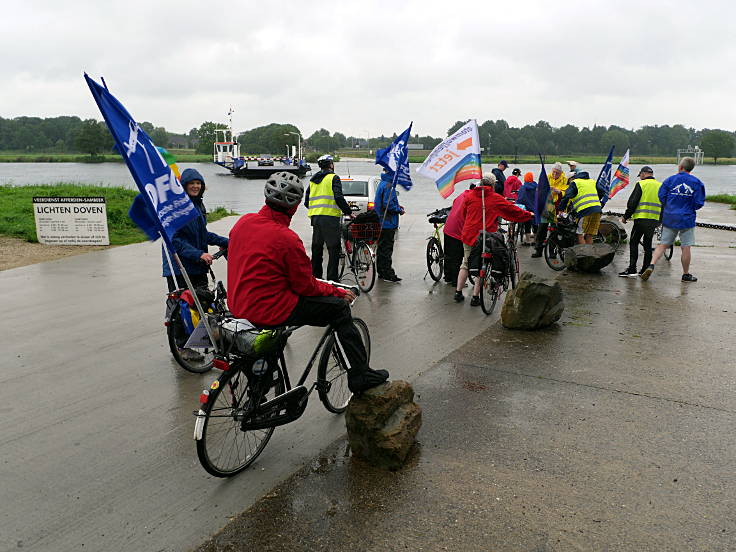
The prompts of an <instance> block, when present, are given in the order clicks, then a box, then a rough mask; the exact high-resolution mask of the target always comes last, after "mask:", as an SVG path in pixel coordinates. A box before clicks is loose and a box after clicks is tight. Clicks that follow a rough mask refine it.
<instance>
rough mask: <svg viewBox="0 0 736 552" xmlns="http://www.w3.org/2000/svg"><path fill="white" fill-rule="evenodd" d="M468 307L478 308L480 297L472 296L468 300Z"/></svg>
mask: <svg viewBox="0 0 736 552" xmlns="http://www.w3.org/2000/svg"><path fill="white" fill-rule="evenodd" d="M470 306H471V307H480V297H478V296H477V295H473V297H471V299H470Z"/></svg>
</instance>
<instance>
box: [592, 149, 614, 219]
mask: <svg viewBox="0 0 736 552" xmlns="http://www.w3.org/2000/svg"><path fill="white" fill-rule="evenodd" d="M615 149H616V146H611V150H610V151H609V152H608V159H606V162H605V163H604V164H603V167H601V174H599V175H598V180H596V181H595V185H596V188H603V189H604V190H606V193H605V194H604V195H603V197H602V198H601V205H605V204H606V202H607V201H608V193H609V192H610V191H611V171H612V170H613V150H615Z"/></svg>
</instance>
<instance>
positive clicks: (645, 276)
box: [639, 264, 654, 282]
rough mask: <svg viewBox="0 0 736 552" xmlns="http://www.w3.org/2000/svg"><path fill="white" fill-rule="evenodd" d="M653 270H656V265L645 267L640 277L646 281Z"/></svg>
mask: <svg viewBox="0 0 736 552" xmlns="http://www.w3.org/2000/svg"><path fill="white" fill-rule="evenodd" d="M652 272H654V265H653V264H650V265H649V266H648V267H646V268H645V269H644V272H642V273H641V274H639V278H641V279H642V280H644V281H645V282H646V281H647V280H648V279H649V277H650V276H651V275H652Z"/></svg>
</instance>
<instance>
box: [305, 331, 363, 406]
mask: <svg viewBox="0 0 736 552" xmlns="http://www.w3.org/2000/svg"><path fill="white" fill-rule="evenodd" d="M353 323H354V324H355V327H356V328H357V330H358V333H360V338H361V340H362V341H363V345H364V346H365V352H366V354H367V355H368V362H370V360H371V334H370V332H369V331H368V325H367V324H366V323H365V322H363V320H361V319H360V318H353ZM317 382H318V383H319V385H318V386H317V390H318V393H319V400H321V401H322V404H324V405H325V408H326V409H327V410H329V411H330V412H334V413H335V414H340V413H342V412H344V411H345V409H346V408H347V406H348V402H350V397H352V396H353V394H352V393H351V392H350V389H348V373H347V370H346V369H345V366H344V365H343V363H342V362H341V361H340V357H339V355H338V354H337V343H336V342H335V336H334V334H333V335H331V336H330V337H329V338H328V339H327V343H326V344H325V347H324V349H322V355H321V356H320V358H319V366H318V367H317Z"/></svg>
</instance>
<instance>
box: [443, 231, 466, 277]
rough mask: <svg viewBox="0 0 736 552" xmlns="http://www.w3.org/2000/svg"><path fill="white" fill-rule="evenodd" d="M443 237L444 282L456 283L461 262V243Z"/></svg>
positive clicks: (450, 237)
mask: <svg viewBox="0 0 736 552" xmlns="http://www.w3.org/2000/svg"><path fill="white" fill-rule="evenodd" d="M444 236H445V282H450V283H454V284H456V283H457V275H458V272H459V271H460V265H461V264H462V262H463V242H461V241H460V240H458V239H457V238H453V237H452V236H448V235H447V234H444Z"/></svg>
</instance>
